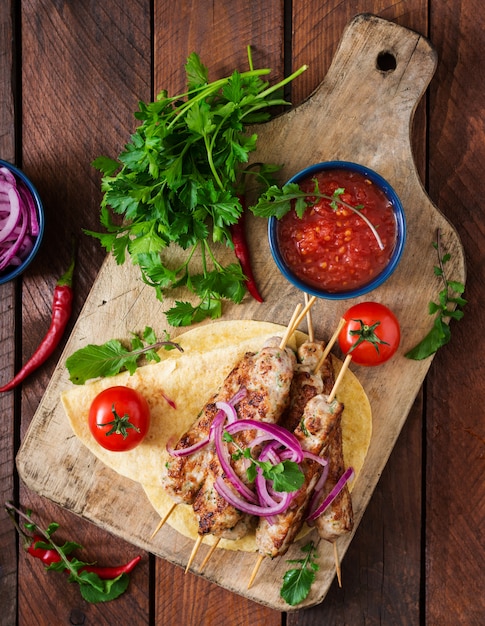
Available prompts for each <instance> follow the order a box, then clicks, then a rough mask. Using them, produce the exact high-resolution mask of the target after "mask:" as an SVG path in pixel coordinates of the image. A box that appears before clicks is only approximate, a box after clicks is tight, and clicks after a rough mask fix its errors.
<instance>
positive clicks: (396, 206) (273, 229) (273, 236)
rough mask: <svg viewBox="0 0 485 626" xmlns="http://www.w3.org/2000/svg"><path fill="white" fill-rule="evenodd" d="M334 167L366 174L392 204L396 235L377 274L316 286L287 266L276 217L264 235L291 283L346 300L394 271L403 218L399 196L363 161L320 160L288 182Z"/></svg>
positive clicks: (403, 237)
mask: <svg viewBox="0 0 485 626" xmlns="http://www.w3.org/2000/svg"><path fill="white" fill-rule="evenodd" d="M335 169H343V170H347V171H349V170H350V171H351V172H356V173H358V174H361V175H362V176H364V177H365V178H368V179H369V180H370V181H371V182H372V183H374V184H375V185H377V186H378V187H379V188H380V189H381V190H382V191H383V192H384V194H385V196H386V197H387V199H388V200H389V202H390V204H391V206H392V209H393V211H394V216H395V220H396V229H397V238H396V243H395V246H394V250H393V251H392V253H391V256H390V259H389V261H388V263H387V265H386V266H385V267H384V269H383V270H381V272H380V273H379V274H377V275H376V276H375V277H374V278H372V279H371V280H370V281H369V282H367V283H366V284H364V285H362V286H359V287H356V288H353V289H349V290H341V291H340V290H338V291H337V290H335V291H327V290H325V289H324V288H318V287H316V286H315V285H310V284H307V283H305V282H304V280H302V279H301V278H300V277H298V276H296V275H295V274H294V272H293V271H292V270H291V269H290V268H289V267H288V265H287V264H286V261H285V259H284V258H283V256H282V254H281V252H280V249H279V243H278V219H277V218H275V217H271V218H270V219H269V223H268V238H269V246H270V249H271V254H272V255H273V259H274V261H275V263H276V265H277V267H278V269H279V270H280V272H281V273H282V274H283V276H284V277H285V278H286V279H287V280H288V281H289V282H290V283H292V284H293V285H294V286H295V287H297V288H298V289H301V290H302V291H304V292H306V293H309V294H311V295H314V296H317V297H319V298H326V299H329V300H346V299H348V298H357V297H358V296H362V295H364V294H366V293H369V292H370V291H372V290H374V289H376V288H377V287H379V286H380V285H382V284H383V283H384V282H385V281H386V280H387V279H388V278H389V277H390V276H391V274H392V273H393V272H394V270H395V269H396V267H397V265H398V263H399V261H400V259H401V255H402V252H403V249H404V243H405V241H406V219H405V215H404V210H403V207H402V204H401V201H400V200H399V197H398V196H397V194H396V192H395V191H394V189H393V188H392V187H391V185H390V184H389V183H388V182H387V181H386V180H385V179H384V178H382V176H380V175H379V174H377V172H374V171H373V170H371V169H369V168H368V167H364V166H363V165H358V164H357V163H351V162H348V161H326V162H324V163H317V164H315V165H311V166H310V167H307V168H305V169H304V170H302V171H300V172H298V173H297V174H295V175H294V176H293V177H292V178H290V180H289V181H288V183H301V182H302V181H303V180H306V179H311V178H312V177H313V176H315V175H316V174H318V173H319V172H322V171H324V170H335Z"/></svg>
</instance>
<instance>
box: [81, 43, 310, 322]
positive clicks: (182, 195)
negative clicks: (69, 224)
mask: <svg viewBox="0 0 485 626" xmlns="http://www.w3.org/2000/svg"><path fill="white" fill-rule="evenodd" d="M248 61H249V68H250V69H249V70H248V71H246V72H241V73H240V72H238V71H234V72H233V74H232V75H231V76H229V77H227V78H222V79H220V80H216V81H214V82H209V80H208V71H207V68H206V67H205V66H204V65H203V64H202V62H201V60H200V58H199V56H198V55H197V54H196V53H192V54H191V55H190V56H189V58H188V60H187V63H186V65H185V71H186V76H187V92H186V93H184V94H180V95H176V96H172V97H169V96H168V94H167V92H166V91H162V92H161V93H160V94H159V96H158V98H157V100H156V102H151V103H143V102H141V103H140V104H139V111H138V112H137V113H135V117H136V118H137V119H138V120H140V122H141V123H140V125H139V126H138V128H137V129H136V131H135V132H134V134H133V135H132V136H131V140H130V142H129V143H128V144H127V145H126V146H125V149H124V151H123V152H122V153H121V154H120V155H119V157H118V160H114V159H111V158H108V157H100V158H98V159H96V160H95V161H94V162H93V165H94V167H96V168H97V169H98V170H100V171H101V172H102V174H103V178H102V191H103V199H102V203H101V217H100V221H101V225H102V226H103V227H104V228H105V229H106V232H104V233H96V232H92V231H86V232H87V233H88V234H90V235H92V236H94V237H96V238H97V239H99V241H100V242H101V244H102V245H103V246H104V248H106V250H107V251H108V252H112V253H113V255H114V257H115V259H116V261H117V263H118V264H122V263H124V262H125V259H126V256H127V254H129V256H130V257H131V260H132V262H133V263H134V264H135V265H137V266H139V268H140V270H141V274H142V277H143V280H144V281H145V282H146V283H147V284H149V285H152V286H153V287H154V288H155V290H156V294H157V297H158V299H160V300H163V294H164V292H165V291H166V290H167V289H170V288H174V287H180V286H184V287H186V288H188V289H189V290H190V291H191V292H192V293H194V294H195V295H196V296H197V298H198V304H196V305H193V304H191V303H190V302H177V303H176V305H175V306H174V307H173V308H172V309H170V310H169V311H167V313H166V314H167V319H168V321H169V323H170V324H171V325H173V326H187V325H190V324H191V323H193V322H198V321H201V320H202V319H204V318H206V317H211V318H216V317H220V315H221V314H222V302H223V300H225V299H227V300H231V301H233V302H236V303H239V302H240V301H241V300H242V298H243V296H244V293H245V284H244V282H245V276H244V274H243V272H242V269H241V267H240V265H239V263H237V262H235V263H230V264H229V265H226V266H223V265H222V264H221V263H219V262H218V260H217V258H216V255H215V250H216V249H217V248H216V247H215V246H213V245H212V244H223V245H226V246H229V247H230V248H233V242H232V238H231V233H230V227H231V225H234V224H236V223H237V222H238V220H239V218H240V216H241V214H242V211H243V207H242V205H241V201H240V199H239V193H240V192H241V185H242V178H244V172H245V171H246V172H247V171H250V172H251V173H253V174H255V175H256V176H258V177H259V179H260V181H261V182H263V183H266V186H268V184H269V183H270V182H271V180H270V173H271V171H274V166H271V165H265V164H263V165H262V166H261V167H260V168H259V169H257V170H254V169H249V170H248V169H246V164H247V162H248V159H249V154H250V153H251V152H253V151H254V150H255V149H256V142H257V135H256V134H255V133H249V132H248V130H247V128H248V126H250V125H253V124H257V123H261V122H264V121H267V120H268V119H269V117H270V111H269V109H271V108H272V107H278V106H281V105H287V104H289V103H288V102H286V100H284V99H282V98H281V97H280V96H279V95H278V93H280V92H281V90H282V87H283V86H284V85H285V84H287V83H288V82H290V81H291V80H293V79H294V78H295V77H296V76H298V75H299V74H301V73H302V72H303V71H304V70H305V69H306V67H305V66H303V67H302V68H300V69H299V70H297V71H296V72H295V73H293V74H292V75H291V76H289V77H287V78H286V79H284V80H282V81H280V82H279V83H278V84H276V85H273V86H269V84H268V83H267V82H265V81H264V80H263V78H262V77H263V76H265V75H267V74H269V72H270V70H269V69H254V68H253V63H252V58H251V52H250V49H248ZM268 176H269V178H267V177H268ZM116 215H117V216H121V218H122V219H121V220H120V218H119V217H118V218H117V219H116V218H115V216H116ZM120 222H121V223H120ZM172 244H175V245H177V246H180V247H181V248H182V249H183V250H186V251H187V254H186V257H185V259H184V261H183V262H181V263H180V265H178V266H174V265H173V262H171V258H170V254H169V253H168V248H169V246H170V245H172ZM197 248H199V250H200V256H201V259H202V271H197V272H196V273H193V272H192V271H191V261H192V260H193V258H194V253H195V251H196V250H197Z"/></svg>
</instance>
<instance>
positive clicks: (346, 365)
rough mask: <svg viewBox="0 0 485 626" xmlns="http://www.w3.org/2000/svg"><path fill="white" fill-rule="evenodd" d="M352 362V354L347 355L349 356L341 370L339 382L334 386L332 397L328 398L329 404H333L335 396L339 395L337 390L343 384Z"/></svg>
mask: <svg viewBox="0 0 485 626" xmlns="http://www.w3.org/2000/svg"><path fill="white" fill-rule="evenodd" d="M350 361H352V355H351V354H347V356H346V357H345V361H344V362H343V365H342V368H341V370H340V372H339V373H338V376H337V380H336V381H335V383H334V385H333V389H332V391H331V392H330V395H329V396H328V402H329V403H330V402H332V400H333V399H334V398H335V394H336V393H337V388H338V386H339V385H340V383H341V382H342V378H343V377H344V374H345V372H346V371H347V368H348V367H349V365H350Z"/></svg>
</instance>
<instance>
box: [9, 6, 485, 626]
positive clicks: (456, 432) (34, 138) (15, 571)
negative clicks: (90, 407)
mask: <svg viewBox="0 0 485 626" xmlns="http://www.w3.org/2000/svg"><path fill="white" fill-rule="evenodd" d="M364 11H368V12H369V11H370V12H372V13H374V14H376V15H379V16H381V17H383V18H385V19H388V20H391V21H395V22H397V23H398V24H400V25H402V26H406V27H409V28H411V29H413V30H416V31H418V32H419V33H421V34H423V35H425V36H427V37H428V38H429V39H430V40H431V42H432V43H433V45H434V46H435V48H436V50H437V53H438V67H437V71H436V74H435V76H434V77H433V79H432V81H431V84H430V87H429V89H428V92H427V94H426V97H425V99H424V100H423V101H422V102H421V103H420V105H419V106H418V109H417V113H416V117H415V123H414V128H413V137H412V142H413V149H414V154H415V158H416V163H417V166H418V169H419V172H420V175H421V177H422V181H423V184H424V185H425V187H426V189H427V191H428V194H429V195H430V197H431V199H432V200H433V201H434V202H435V203H436V204H437V205H438V207H439V208H440V209H441V210H442V211H443V213H444V214H445V215H446V217H447V218H448V219H449V220H450V221H451V222H452V223H453V224H454V225H455V226H456V228H457V230H458V232H459V234H460V237H461V239H462V243H463V245H464V248H465V251H466V254H467V263H468V278H467V286H466V297H467V299H468V300H469V303H468V305H467V306H466V315H465V318H464V320H463V321H461V322H459V323H454V324H453V327H452V340H451V342H450V344H449V345H448V346H446V347H445V348H443V349H441V350H440V352H439V353H438V355H437V356H436V358H435V359H434V361H433V364H432V366H431V369H430V371H429V374H428V376H427V379H426V382H425V384H424V386H423V389H422V392H421V393H420V394H419V396H418V398H417V399H416V402H415V404H414V407H413V410H412V411H411V413H410V414H409V417H408V420H407V422H406V425H405V427H404V429H403V431H402V433H401V436H400V438H399V440H398V443H397V445H396V446H395V448H394V450H393V452H392V454H391V457H390V459H389V462H388V464H387V466H386V469H385V471H384V473H383V475H382V476H381V478H380V482H379V484H378V487H377V489H376V491H375V492H374V495H373V498H372V500H371V503H370V505H369V507H368V509H367V511H366V513H365V516H364V519H363V521H362V523H361V524H360V526H359V528H358V530H357V533H356V536H355V539H354V541H353V543H352V545H351V547H350V549H349V551H348V553H347V555H346V557H345V559H344V562H343V565H342V568H343V580H344V586H343V588H342V589H339V588H338V586H337V585H336V584H334V586H333V587H332V588H331V590H330V592H329V593H328V595H327V597H326V598H325V600H324V602H323V603H322V604H321V605H319V606H317V607H314V608H311V609H307V610H304V611H298V612H294V613H291V614H288V615H286V614H281V613H279V612H276V611H272V610H270V609H267V608H264V607H262V606H260V605H257V604H254V603H252V602H250V601H247V600H245V599H242V598H240V597H238V596H236V595H233V594H231V593H229V592H227V591H224V590H222V589H221V588H219V587H217V586H214V585H212V584H209V583H207V582H206V581H204V580H202V579H200V578H197V577H196V576H193V575H192V574H187V575H185V576H184V574H183V571H181V570H180V569H178V568H176V567H174V566H172V565H170V564H168V563H166V562H165V561H163V560H161V559H157V558H154V557H153V556H150V555H149V554H143V560H142V563H141V564H140V565H139V566H138V568H137V569H136V570H135V572H134V574H133V575H132V581H131V586H130V589H129V592H128V593H126V594H125V595H124V596H122V597H121V598H120V599H118V600H116V601H115V602H112V603H108V604H105V605H89V604H87V603H85V602H84V601H83V600H82V599H81V597H80V595H79V592H78V589H77V588H76V586H74V585H68V584H67V582H66V581H65V580H63V579H62V577H56V575H54V574H46V573H45V572H44V571H43V570H42V565H41V564H40V562H37V561H35V562H33V561H32V560H31V559H28V558H26V556H25V555H24V553H23V551H22V550H21V547H20V545H19V542H18V539H17V536H16V533H15V530H14V529H13V527H12V525H11V523H10V521H9V520H8V518H7V516H6V514H5V512H4V511H3V508H2V509H1V510H0V623H1V624H2V625H5V626H14V625H15V624H19V625H20V626H27V625H30V624H49V625H52V624H96V625H102V624H108V625H111V624H131V623H133V624H145V623H146V624H181V623H183V624H210V625H212V624H222V623H224V624H231V626H232V625H234V626H236V625H244V624H248V625H249V624H265V625H266V626H276V625H281V624H287V625H288V626H290V625H291V626H296V625H299V626H311V625H313V624H314V625H316V624H328V625H330V624H336V625H337V624H338V625H341V624H348V625H351V626H357V625H358V624H366V625H369V624H385V625H387V626H389V625H398V624H399V625H401V624H402V625H404V624H405V625H413V626H414V625H416V624H429V625H432V626H434V625H438V624H439V625H440V626H442V625H450V626H451V625H453V626H456V625H458V624H460V625H466V626H472V625H474V624H477V625H478V624H483V623H485V599H484V597H485V595H484V586H485V585H484V583H485V574H484V571H485V567H484V566H485V559H484V555H485V547H484V528H485V523H484V522H485V516H484V508H485V497H484V481H483V475H484V468H485V450H484V441H485V439H484V437H485V433H484V421H483V406H484V404H485V384H484V382H483V381H484V379H485V371H484V359H483V338H482V335H481V332H483V328H484V313H483V311H484V304H485V299H484V297H483V285H484V284H485V276H484V267H485V259H484V254H483V252H484V249H485V248H484V237H483V234H484V227H483V224H484V218H485V208H484V205H483V198H484V197H485V183H484V180H485V178H484V176H483V167H484V164H485V125H484V120H485V110H484V102H485V73H484V71H483V54H482V52H483V50H485V5H484V4H483V3H482V1H481V0H454V1H453V2H443V1H442V0H428V1H426V0H403V1H401V2H384V1H374V2H362V1H359V0H355V1H352V2H342V1H337V0H328V1H326V2H322V1H321V0H320V1H318V0H307V1H306V2H303V1H302V0H293V2H282V1H281V0H278V1H273V0H241V1H239V2H235V1H233V2H227V1H226V2H224V1H220V0H215V1H214V2H211V3H208V2H204V1H203V0H199V1H197V0H193V1H192V2H190V1H188V0H182V1H180V2H167V1H164V0H154V2H151V1H150V0H132V1H130V2H122V1H121V0H104V1H103V2H97V1H96V0H76V1H75V2H68V1H66V0H57V1H56V2H53V1H52V0H17V1H16V0H2V2H1V3H0V27H1V40H0V158H2V159H5V160H9V161H11V162H15V163H16V164H17V165H19V166H20V167H22V168H23V169H24V171H25V172H26V173H27V175H28V176H30V177H31V179H32V180H33V182H34V183H35V185H36V186H37V188H38V190H39V191H40V194H41V196H42V198H43V200H44V204H45V209H46V233H45V240H44V243H43V245H42V248H41V252H40V254H39V256H38V257H37V259H36V261H35V263H33V264H32V265H31V267H30V268H29V269H28V271H27V272H26V273H25V274H24V275H23V277H22V278H20V279H17V280H16V281H15V282H13V283H10V284H6V285H3V286H1V287H0V377H1V378H0V380H1V381H2V382H3V381H6V380H7V379H9V378H10V377H11V375H12V374H13V372H14V371H16V370H17V369H18V368H19V366H20V364H21V362H23V361H25V360H26V359H27V358H28V356H29V355H30V354H31V353H32V352H33V351H34V349H35V348H36V346H37V345H38V342H39V341H40V339H41V338H42V336H43V334H44V333H45V331H46V329H47V327H48V324H49V318H50V309H51V297H52V292H53V289H54V285H55V282H56V279H57V278H58V276H60V275H61V274H62V273H63V272H64V270H65V268H66V266H67V265H68V262H69V258H70V254H71V235H72V233H76V234H79V233H80V232H81V229H82V228H91V229H96V228H98V208H99V203H100V199H101V192H100V185H99V177H98V175H97V173H96V172H95V171H94V170H93V169H92V167H91V165H90V163H91V161H92V160H93V159H94V158H95V157H96V156H99V155H101V154H110V155H113V156H114V155H116V154H118V152H119V151H120V149H121V147H122V146H123V145H124V142H125V141H126V140H127V138H128V136H129V133H130V132H131V131H132V130H133V128H134V126H135V120H134V118H133V112H134V111H135V110H136V108H137V103H138V100H140V99H142V100H150V99H152V98H153V97H154V95H155V94H156V93H157V92H158V91H159V90H160V89H161V88H166V89H168V90H169V92H171V93H175V92H177V91H180V90H182V89H183V88H184V77H183V64H184V62H185V59H186V57H187V55H188V54H189V53H190V52H191V51H194V50H195V51H197V52H199V54H200V55H201V57H202V59H203V60H204V62H205V63H206V64H207V65H208V66H209V68H210V73H211V76H213V77H217V76H219V75H222V74H227V73H228V72H231V71H232V70H233V69H234V68H236V67H245V60H246V51H245V48H246V45H247V44H251V46H252V47H253V53H254V56H255V59H256V60H257V62H258V64H260V65H265V66H267V67H271V68H273V70H274V74H273V77H274V79H276V78H280V77H282V76H283V75H284V74H285V73H288V71H289V70H290V69H291V68H292V67H299V66H300V65H301V64H303V63H307V64H308V65H309V66H310V69H309V70H308V71H307V72H306V73H305V74H304V75H303V77H302V78H301V79H299V80H298V83H297V84H295V85H294V87H293V89H292V93H291V99H292V102H293V103H294V104H297V103H299V102H301V101H302V100H303V99H304V98H305V97H307V96H308V95H309V94H310V93H311V92H312V90H313V89H314V88H315V87H316V86H317V85H318V84H319V83H320V82H321V81H322V79H323V78H324V76H325V74H326V71H327V69H328V67H329V64H330V62H331V59H332V57H333V55H334V53H335V50H336V47H337V44H338V41H339V39H340V36H341V34H342V30H343V28H344V26H345V25H346V23H347V22H348V21H349V20H350V19H351V18H352V17H353V16H354V15H356V14H357V13H360V12H364ZM355 97H357V98H358V97H359V95H358V94H355ZM369 106H372V103H370V104H369ZM78 259H79V263H78V267H77V271H76V276H75V291H76V296H75V304H74V307H75V308H74V315H73V320H72V322H71V324H72V323H73V322H74V320H75V319H76V316H77V315H78V314H79V312H80V310H81V307H82V305H83V303H84V301H85V299H86V297H87V295H88V293H89V290H90V288H91V286H92V284H93V281H94V279H95V277H96V275H97V272H98V270H99V268H100V266H101V263H102V261H103V259H104V253H103V251H102V250H101V249H100V247H99V246H98V244H97V243H96V242H95V241H94V240H93V239H91V238H89V237H86V236H81V238H80V241H79V251H78ZM60 351H61V347H59V349H58V351H57V357H58V356H59V355H60ZM56 360H57V359H56V356H53V357H52V358H51V359H50V360H49V361H48V362H47V363H46V364H45V365H44V366H43V367H42V368H41V369H40V370H39V371H38V372H36V373H35V374H34V375H32V376H31V377H30V379H29V380H28V381H26V382H25V383H24V384H23V386H22V387H21V388H19V389H17V390H16V391H15V392H14V393H8V394H4V395H3V396H1V397H0V413H1V416H2V431H1V432H2V434H1V437H0V492H1V501H2V502H4V501H7V500H13V501H14V502H16V503H17V504H20V505H22V506H23V507H30V508H31V509H33V510H34V511H35V515H36V517H37V518H38V519H39V520H41V521H42V522H44V523H46V524H47V523H49V522H50V521H53V520H55V521H57V522H59V523H60V524H61V526H62V528H61V530H60V531H59V536H60V537H63V538H69V539H73V540H77V541H79V542H80V543H82V544H83V545H84V546H85V547H86V552H87V553H88V554H90V555H93V554H95V555H96V558H97V559H98V561H99V562H106V563H109V562H116V561H119V558H120V555H122V556H123V558H126V559H127V560H128V558H129V557H131V556H134V555H135V554H136V553H137V552H138V549H137V548H135V547H134V546H132V545H131V544H128V543H124V542H122V541H121V540H120V539H118V538H117V537H114V536H111V535H109V534H107V533H106V532H104V531H102V530H100V529H99V528H97V527H95V526H94V525H92V524H90V523H89V522H86V521H83V520H81V519H79V518H78V517H76V516H74V515H73V514H71V513H69V512H68V511H65V510H63V509H60V508H59V507H57V506H55V505H54V504H52V503H51V502H50V501H49V500H47V499H45V498H43V497H41V496H39V495H38V494H35V493H32V492H30V491H29V490H28V489H26V488H25V486H24V485H22V484H21V482H20V481H19V479H18V476H17V475H16V471H15V454H16V450H17V449H18V447H19V444H20V442H21V441H22V438H23V436H24V435H25V432H26V429H27V427H28V425H29V423H30V421H31V419H32V416H33V414H34V412H35V410H36V407H37V406H38V404H39V401H40V400H41V398H42V395H43V392H44V391H45V388H46V385H47V383H48V381H49V378H50V376H51V374H52V372H53V370H54V367H55V365H56ZM53 445H55V443H54V442H53ZM134 506H136V504H135V503H134Z"/></svg>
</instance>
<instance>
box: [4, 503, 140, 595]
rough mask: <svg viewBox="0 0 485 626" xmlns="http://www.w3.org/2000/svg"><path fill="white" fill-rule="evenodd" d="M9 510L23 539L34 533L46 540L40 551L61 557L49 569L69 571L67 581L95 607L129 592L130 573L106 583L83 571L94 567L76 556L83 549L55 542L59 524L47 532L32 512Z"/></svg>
mask: <svg viewBox="0 0 485 626" xmlns="http://www.w3.org/2000/svg"><path fill="white" fill-rule="evenodd" d="M5 508H6V510H7V513H8V514H9V516H10V517H11V519H12V521H13V523H14V524H15V526H16V528H17V530H18V531H19V533H20V535H21V536H23V537H25V540H27V539H28V538H29V537H31V536H29V535H26V533H25V532H24V529H25V530H26V531H28V532H29V533H32V535H34V536H35V535H37V536H41V537H43V539H44V540H45V541H39V542H37V543H36V547H37V548H39V549H42V550H49V551H53V552H54V553H57V554H58V555H59V556H58V559H59V560H58V561H56V562H51V563H50V564H49V565H48V566H46V569H47V570H48V571H54V572H65V571H66V572H67V573H68V574H69V576H68V578H67V581H68V582H70V583H78V584H79V590H80V592H81V595H82V597H83V598H84V600H86V601H87V602H90V603H93V604H96V603H98V602H108V601H110V600H115V599H116V598H118V597H119V596H121V595H122V594H123V593H124V592H125V591H126V590H127V588H128V585H129V582H130V578H129V576H128V574H126V573H122V574H120V575H119V576H116V577H115V578H112V579H102V578H100V577H99V576H98V575H97V574H96V573H94V572H92V571H83V568H86V566H92V565H93V564H92V563H87V562H85V561H81V560H79V559H77V558H76V557H74V556H72V553H73V552H74V551H75V550H80V549H82V545H80V544H79V543H76V542H74V541H66V542H64V544H63V545H62V546H61V545H58V544H56V543H55V542H54V541H53V540H52V535H53V534H54V533H55V532H56V530H57V529H58V528H59V524H58V523H57V522H51V523H50V524H49V526H48V527H47V528H46V529H45V530H44V529H42V528H40V527H39V526H38V525H37V524H36V523H35V522H34V521H33V519H32V516H31V515H32V512H31V511H30V510H27V512H25V513H24V512H23V511H21V510H19V509H17V508H16V507H14V506H13V505H12V504H10V503H6V504H5ZM15 513H16V514H17V515H18V516H19V519H22V520H23V523H22V524H18V523H17V521H16V520H15V518H14V514H15ZM30 540H31V538H30Z"/></svg>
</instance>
